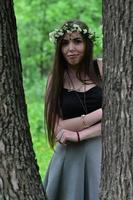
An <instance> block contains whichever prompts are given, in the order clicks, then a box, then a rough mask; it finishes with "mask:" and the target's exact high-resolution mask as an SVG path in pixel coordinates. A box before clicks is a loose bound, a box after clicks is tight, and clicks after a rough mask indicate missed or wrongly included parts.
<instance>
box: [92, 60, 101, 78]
mask: <svg viewBox="0 0 133 200" xmlns="http://www.w3.org/2000/svg"><path fill="white" fill-rule="evenodd" d="M94 65H97V67H98V69H99V72H100V75H101V77H102V76H103V61H102V58H96V59H94Z"/></svg>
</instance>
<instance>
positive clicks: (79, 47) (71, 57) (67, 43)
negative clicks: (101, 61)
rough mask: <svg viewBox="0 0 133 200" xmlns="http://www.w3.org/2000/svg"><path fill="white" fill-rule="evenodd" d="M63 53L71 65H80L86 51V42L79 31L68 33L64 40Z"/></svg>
mask: <svg viewBox="0 0 133 200" xmlns="http://www.w3.org/2000/svg"><path fill="white" fill-rule="evenodd" d="M61 51H62V54H63V56H64V58H65V60H66V61H67V62H68V64H69V65H71V66H75V65H78V64H79V63H80V62H81V61H82V59H83V57H84V53H85V42H84V40H83V38H82V35H81V34H80V33H79V32H72V33H66V34H65V36H64V38H63V40H62V47H61Z"/></svg>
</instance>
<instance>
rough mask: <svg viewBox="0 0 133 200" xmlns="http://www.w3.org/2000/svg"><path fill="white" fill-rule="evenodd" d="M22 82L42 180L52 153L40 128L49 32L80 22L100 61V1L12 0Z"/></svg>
mask: <svg viewBox="0 0 133 200" xmlns="http://www.w3.org/2000/svg"><path fill="white" fill-rule="evenodd" d="M14 8H15V14H16V20H17V31H18V40H19V48H20V54H21V61H22V67H23V81H24V89H25V96H26V103H27V108H28V118H29V123H30V129H31V134H32V141H33V147H34V151H35V153H36V158H37V162H38V165H39V168H40V174H41V177H42V179H43V177H44V176H45V173H46V170H47V167H48V163H49V161H50V158H51V156H52V154H53V150H51V149H50V147H49V145H48V140H47V138H46V131H45V124H44V93H45V86H46V81H47V77H48V73H49V71H50V69H51V66H52V61H53V56H54V45H53V44H52V43H50V41H49V37H48V35H49V32H52V31H53V30H54V29H55V28H58V27H60V25H62V23H63V22H64V21H66V20H69V19H80V20H82V21H84V22H85V23H87V25H88V26H89V27H90V29H91V30H92V31H93V32H95V33H96V36H97V40H96V43H95V48H94V57H102V1H101V0H88V1H86V0H82V1H81V0H66V1H63V0H59V1H56V0H49V1H47V0H19V1H18V0H14Z"/></svg>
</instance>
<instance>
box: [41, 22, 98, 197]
mask: <svg viewBox="0 0 133 200" xmlns="http://www.w3.org/2000/svg"><path fill="white" fill-rule="evenodd" d="M50 39H51V41H54V43H55V45H56V50H55V59H54V64H53V69H52V72H51V74H50V76H49V79H48V84H47V91H46V99H45V119H46V124H47V132H48V138H49V143H50V145H51V147H54V145H55V144H56V147H55V152H54V155H53V157H52V159H51V162H50V165H49V168H48V171H47V174H46V177H45V181H44V189H45V191H46V194H47V197H48V200H98V199H99V198H98V196H99V181H100V163H101V119H102V89H101V74H102V60H101V59H100V60H93V42H94V39H95V36H94V35H93V34H92V33H91V32H90V31H89V28H88V27H87V25H86V24H85V23H83V22H81V21H79V20H72V21H68V22H65V23H64V25H63V26H62V27H61V28H60V29H56V30H55V31H54V32H52V33H51V34H50Z"/></svg>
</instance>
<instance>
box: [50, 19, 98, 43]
mask: <svg viewBox="0 0 133 200" xmlns="http://www.w3.org/2000/svg"><path fill="white" fill-rule="evenodd" d="M74 31H76V32H79V33H82V34H83V35H87V36H88V38H89V39H90V40H91V41H93V42H95V40H96V36H95V33H92V32H90V31H88V29H86V28H83V29H82V28H81V27H80V26H79V25H78V24H72V25H68V24H67V23H66V24H65V25H64V26H63V27H62V28H60V29H57V28H56V29H55V30H54V31H52V32H50V33H49V40H50V42H52V43H56V42H57V40H58V38H59V37H61V36H63V35H64V34H65V33H72V32H74Z"/></svg>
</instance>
